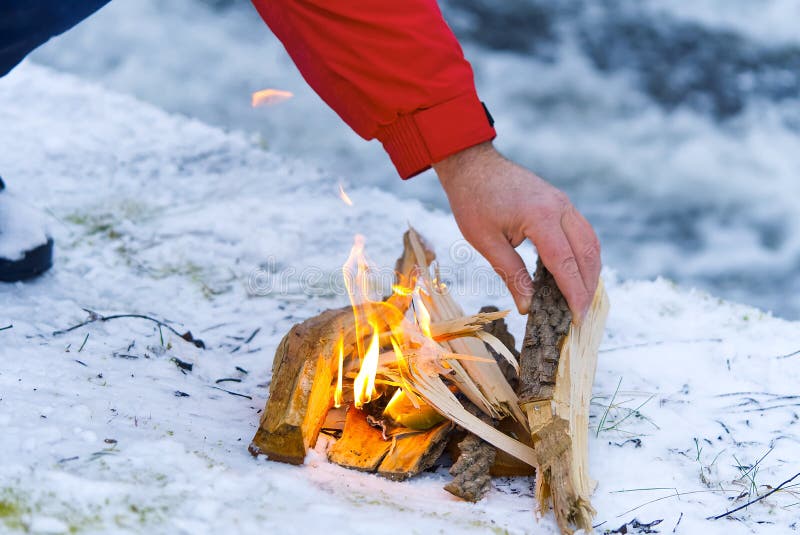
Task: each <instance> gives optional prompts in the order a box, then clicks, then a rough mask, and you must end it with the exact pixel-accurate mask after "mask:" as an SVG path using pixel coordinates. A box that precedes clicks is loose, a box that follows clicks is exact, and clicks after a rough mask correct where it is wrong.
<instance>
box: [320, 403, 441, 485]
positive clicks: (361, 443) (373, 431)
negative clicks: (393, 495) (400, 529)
mask: <svg viewBox="0 0 800 535" xmlns="http://www.w3.org/2000/svg"><path fill="white" fill-rule="evenodd" d="M452 428H453V424H452V423H451V422H449V421H446V422H442V423H440V424H438V425H436V426H434V427H433V428H431V429H429V430H427V431H411V430H406V431H402V432H399V433H397V434H396V436H395V437H394V438H390V439H388V440H387V439H385V438H384V437H383V434H382V432H381V430H379V429H377V428H375V427H372V426H371V425H369V423H368V421H367V415H366V413H364V412H363V411H361V410H358V409H355V408H353V407H351V408H350V410H348V411H347V418H346V420H345V426H344V430H343V432H342V438H340V439H339V440H337V441H336V443H335V444H334V445H333V447H332V448H331V450H330V451H329V452H328V460H330V461H331V462H332V463H336V464H338V465H340V466H344V467H346V468H353V469H356V470H361V471H364V472H377V473H378V475H381V476H383V477H386V478H388V479H392V480H395V481H402V480H404V479H407V478H409V477H411V476H414V475H416V474H419V473H420V472H422V471H424V470H427V469H428V468H430V467H431V466H433V464H434V463H435V462H436V461H437V460H438V459H439V457H440V456H441V454H442V451H443V450H444V447H445V445H446V444H447V434H448V433H449V432H450V430H451V429H452Z"/></svg>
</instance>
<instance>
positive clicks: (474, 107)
mask: <svg viewBox="0 0 800 535" xmlns="http://www.w3.org/2000/svg"><path fill="white" fill-rule="evenodd" d="M487 113H488V112H487V111H486V108H485V107H484V106H483V104H482V103H481V101H480V100H478V95H476V94H475V93H474V92H473V93H469V94H466V95H461V96H459V97H456V98H454V99H452V100H448V101H446V102H443V103H441V104H437V105H435V106H433V107H431V108H426V109H423V110H417V111H415V112H413V113H409V114H403V115H400V116H399V117H398V118H397V120H395V121H394V122H393V123H391V124H389V125H386V126H382V127H381V128H380V130H379V131H378V135H377V136H376V137H377V138H378V139H379V140H380V141H381V143H383V148H384V149H386V152H387V153H389V157H390V158H391V159H392V163H394V166H395V167H396V168H397V172H398V173H399V174H400V176H401V177H402V178H403V179H407V178H411V177H413V176H415V175H418V174H419V173H421V172H423V171H425V170H427V169H428V168H430V167H431V165H432V164H434V163H436V162H440V161H442V160H444V159H445V158H447V157H448V156H451V155H453V154H455V153H457V152H460V151H462V150H464V149H468V148H469V147H473V146H475V145H478V144H480V143H484V142H486V141H490V140H492V139H494V138H495V137H496V136H497V133H496V132H495V130H494V128H493V126H492V123H490V120H489V117H488V115H487Z"/></svg>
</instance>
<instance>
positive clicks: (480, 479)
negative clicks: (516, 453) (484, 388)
mask: <svg viewBox="0 0 800 535" xmlns="http://www.w3.org/2000/svg"><path fill="white" fill-rule="evenodd" d="M465 408H466V409H467V410H468V411H469V412H470V413H471V414H473V415H475V416H477V417H478V418H480V419H481V420H482V421H483V422H484V423H486V424H488V425H494V422H492V419H491V418H489V417H488V416H486V415H485V414H482V413H481V411H480V409H478V407H476V406H475V405H473V404H472V403H469V402H467V404H466V405H465ZM458 450H459V452H458V453H459V454H458V459H456V462H455V463H454V464H453V466H451V467H450V475H452V476H453V481H451V482H450V483H448V484H447V485H445V487H444V489H445V490H446V491H447V492H449V493H450V494H453V495H455V496H458V497H459V498H461V499H463V500H466V501H468V502H477V501H479V500H480V499H481V498H483V497H484V496H485V495H486V493H488V492H489V491H490V490H491V488H492V476H491V474H490V471H491V468H492V466H493V465H494V462H495V457H496V456H497V448H495V447H494V446H492V445H491V444H489V443H488V442H486V441H484V440H483V439H481V438H480V437H478V436H476V435H474V434H472V433H467V436H465V437H464V438H463V439H462V440H461V441H460V442H459V443H458Z"/></svg>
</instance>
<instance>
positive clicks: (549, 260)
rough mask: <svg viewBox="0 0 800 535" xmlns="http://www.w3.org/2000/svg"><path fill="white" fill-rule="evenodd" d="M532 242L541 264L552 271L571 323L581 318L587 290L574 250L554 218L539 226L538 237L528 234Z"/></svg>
mask: <svg viewBox="0 0 800 535" xmlns="http://www.w3.org/2000/svg"><path fill="white" fill-rule="evenodd" d="M528 238H529V239H530V240H531V241H532V242H533V243H535V244H536V249H537V251H538V252H539V256H540V257H541V259H542V263H543V264H544V266H545V267H546V268H547V269H548V270H549V271H550V273H552V274H553V278H555V280H556V284H557V285H558V288H559V289H560V290H561V293H563V294H564V298H566V300H567V304H568V305H569V308H570V310H571V311H572V317H573V320H574V321H575V323H580V322H581V320H582V319H583V315H584V311H585V310H586V309H587V308H588V306H589V302H590V301H589V292H588V291H587V289H586V285H585V284H584V283H583V277H581V271H580V268H579V267H578V262H577V260H576V257H575V253H574V252H573V250H572V247H571V246H570V244H569V240H567V236H566V235H565V234H564V231H563V230H562V228H561V225H560V224H559V223H558V221H555V224H554V225H552V226H548V227H547V228H544V229H542V232H541V237H538V236H528Z"/></svg>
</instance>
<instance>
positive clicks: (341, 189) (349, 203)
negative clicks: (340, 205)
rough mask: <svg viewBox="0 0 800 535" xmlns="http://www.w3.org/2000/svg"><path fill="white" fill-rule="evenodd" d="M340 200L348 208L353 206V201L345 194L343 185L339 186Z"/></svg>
mask: <svg viewBox="0 0 800 535" xmlns="http://www.w3.org/2000/svg"><path fill="white" fill-rule="evenodd" d="M339 198H340V199H342V201H344V203H345V204H346V205H347V206H353V200H352V199H351V198H350V196H349V195H348V194H347V193H345V191H344V187H343V186H342V185H341V184H339Z"/></svg>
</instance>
